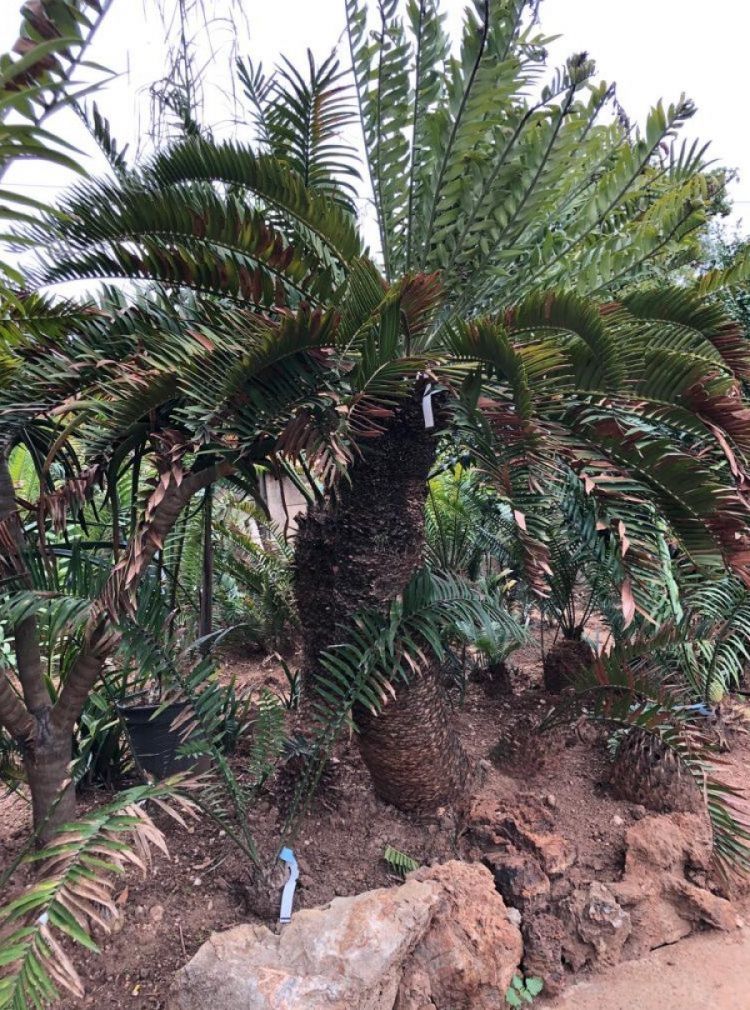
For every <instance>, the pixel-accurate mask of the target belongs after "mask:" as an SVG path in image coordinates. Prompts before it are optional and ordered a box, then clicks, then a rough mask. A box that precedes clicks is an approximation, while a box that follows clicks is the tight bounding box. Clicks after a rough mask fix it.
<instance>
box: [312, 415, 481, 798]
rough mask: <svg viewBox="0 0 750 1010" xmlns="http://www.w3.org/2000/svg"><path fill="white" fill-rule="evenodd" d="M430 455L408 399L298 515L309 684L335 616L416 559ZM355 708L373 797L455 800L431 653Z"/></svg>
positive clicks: (384, 586)
mask: <svg viewBox="0 0 750 1010" xmlns="http://www.w3.org/2000/svg"><path fill="white" fill-rule="evenodd" d="M434 459H435V440H434V436H433V435H432V434H431V432H429V431H426V430H425V427H424V421H423V418H422V410H421V404H420V403H419V401H418V400H416V399H415V400H414V401H411V402H409V403H408V404H407V405H406V406H405V407H404V408H403V409H402V410H400V411H399V413H398V415H397V416H396V418H395V419H394V420H393V421H392V422H391V424H390V425H389V427H388V430H387V431H386V433H385V434H384V435H382V436H381V437H380V438H378V439H377V440H374V441H373V442H372V443H371V444H370V445H369V446H368V447H367V450H366V452H365V455H364V456H363V458H361V459H358V460H357V461H356V463H355V464H354V465H353V467H352V468H351V472H350V482H342V484H341V486H340V489H339V493H338V497H337V498H336V499H335V500H331V501H329V502H328V503H327V504H326V505H325V506H324V507H321V508H316V509H313V510H311V511H310V513H309V514H308V515H307V516H306V517H305V518H304V519H302V521H301V522H300V525H299V530H298V534H297V542H296V555H295V566H296V575H295V594H296V598H297V605H298V609H299V614H300V621H301V624H302V638H303V649H304V671H305V677H306V680H307V683H308V685H309V686H310V688H311V689H314V685H315V679H316V677H317V676H318V674H319V672H320V668H319V657H320V654H321V652H322V651H323V650H325V649H327V648H329V647H330V646H332V645H334V644H336V643H337V642H339V641H341V632H340V629H339V625H340V624H341V623H342V622H346V621H347V620H348V619H349V618H351V617H352V616H353V615H354V614H355V613H356V612H357V611H360V610H365V609H377V610H381V611H382V610H384V609H385V608H386V607H387V605H388V603H389V601H390V600H392V599H393V598H394V597H395V596H398V594H399V593H400V592H401V591H402V590H403V589H404V587H405V586H406V584H407V583H408V582H409V580H410V579H411V577H412V575H413V574H414V572H415V570H416V569H417V568H418V567H419V565H420V564H421V562H422V550H423V545H424V503H425V498H426V494H427V477H428V474H429V472H430V468H431V466H432V464H433V462H434ZM355 717H356V721H357V725H358V727H359V729H360V734H359V745H360V750H361V753H362V757H363V759H364V761H365V763H366V765H367V767H368V769H369V771H370V774H371V776H372V780H373V784H374V786H375V790H376V792H377V793H378V795H379V796H381V797H382V798H383V799H385V800H387V801H388V802H390V803H393V804H395V805H396V806H398V807H400V808H401V809H402V810H415V811H421V812H429V811H433V810H435V809H436V808H438V807H439V806H441V805H449V804H453V803H455V801H456V800H457V798H458V797H459V796H460V794H461V792H462V790H463V787H464V783H465V779H466V767H467V763H466V759H465V757H464V754H463V752H462V750H461V746H460V743H459V740H458V736H457V734H456V731H455V726H454V720H453V716H452V712H451V708H450V704H449V701H448V699H447V697H446V694H445V690H444V687H443V682H442V678H441V675H440V669H439V667H438V664H437V663H436V662H433V663H430V664H428V665H427V666H426V668H424V669H423V670H422V671H421V673H420V674H419V675H418V676H416V677H415V678H414V679H413V680H412V681H411V682H410V683H409V684H408V685H397V689H396V697H395V698H392V699H389V701H388V703H387V704H386V706H385V708H384V709H383V711H382V712H381V714H380V715H379V716H377V717H374V716H372V714H371V713H369V712H365V711H362V710H359V711H357V712H356V713H355Z"/></svg>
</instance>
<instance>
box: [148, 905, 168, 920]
mask: <svg viewBox="0 0 750 1010" xmlns="http://www.w3.org/2000/svg"><path fill="white" fill-rule="evenodd" d="M148 917H149V919H150V920H151V921H152V922H153V923H154V924H156V925H158V924H159V923H160V922H161V921H162V919H163V918H164V906H163V905H152V906H151V908H149V910H148Z"/></svg>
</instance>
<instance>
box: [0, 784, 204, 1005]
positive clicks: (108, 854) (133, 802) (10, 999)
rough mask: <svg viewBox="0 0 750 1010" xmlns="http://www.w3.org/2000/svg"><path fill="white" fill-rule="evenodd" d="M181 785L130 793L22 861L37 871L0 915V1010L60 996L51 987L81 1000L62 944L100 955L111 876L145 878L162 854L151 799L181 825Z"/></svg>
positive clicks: (186, 804) (110, 914) (185, 809)
mask: <svg viewBox="0 0 750 1010" xmlns="http://www.w3.org/2000/svg"><path fill="white" fill-rule="evenodd" d="M188 786H189V782H187V781H185V780H182V781H181V780H180V779H179V778H176V779H172V780H166V781H164V782H161V783H159V784H157V785H147V786H137V787H135V788H134V789H129V790H127V791H126V792H124V793H121V794H120V796H119V797H118V798H117V800H116V801H115V802H114V803H111V804H108V805H107V806H104V807H101V808H99V809H98V810H96V811H94V812H92V813H90V814H87V815H86V816H85V817H83V818H81V819H80V820H78V821H75V822H73V823H72V824H66V825H63V827H62V828H61V829H60V831H59V832H58V833H57V834H56V835H55V836H54V837H53V838H52V840H51V841H50V843H49V845H48V846H47V847H46V848H44V849H43V850H42V851H40V852H37V853H35V854H34V855H31V856H27V857H26V858H27V861H33V862H36V863H37V864H40V865H42V867H43V873H42V876H41V877H40V878H39V880H38V881H37V882H36V883H34V884H31V885H30V886H29V887H28V888H26V890H24V891H23V892H22V893H21V894H20V895H19V896H18V897H16V898H14V899H12V900H11V901H10V902H9V903H8V904H6V905H5V906H4V907H3V908H0V935H2V941H0V963H2V964H3V965H5V969H4V971H3V976H2V978H0V1006H2V1007H7V1008H8V1010H26V1008H27V1007H28V1006H29V1005H33V1006H41V1005H42V1003H46V1002H47V1001H49V1000H53V999H55V998H56V997H57V995H58V993H57V990H56V986H60V987H62V988H64V989H67V990H68V991H69V992H70V993H71V994H72V995H73V996H75V997H76V998H78V999H81V998H83V996H84V995H85V993H84V990H83V986H82V985H81V981H80V979H79V977H78V973H77V972H76V970H75V967H74V966H73V963H72V961H71V960H70V958H69V956H68V955H67V953H66V952H65V950H64V949H63V947H62V945H61V943H60V940H61V939H62V938H69V939H71V940H73V941H75V943H77V944H80V945H81V946H83V947H85V948H86V949H87V950H89V951H93V952H94V953H97V952H98V948H97V946H96V944H95V943H94V941H93V940H92V939H91V935H90V931H91V927H92V925H94V924H96V925H98V926H99V927H100V928H102V929H103V930H104V931H105V932H109V931H110V928H111V927H110V924H111V922H112V921H113V920H114V919H115V918H117V916H118V914H119V913H118V911H117V907H116V906H115V904H114V902H113V899H112V881H111V878H112V876H113V875H118V874H121V873H122V872H123V871H124V869H125V867H126V866H134V867H136V868H137V869H138V870H140V871H141V872H142V873H143V874H144V875H145V874H146V871H147V869H148V868H149V866H150V863H151V858H152V856H151V849H152V847H153V848H157V849H159V850H160V851H161V852H163V853H164V854H167V847H166V842H165V840H164V835H163V833H162V832H161V831H160V830H159V828H157V827H156V825H155V824H154V822H153V821H152V820H151V818H150V817H149V815H148V813H147V812H146V809H145V804H146V803H147V802H148V801H149V800H150V801H152V802H154V803H156V804H157V805H158V806H159V807H160V808H161V809H162V810H165V811H167V812H168V813H170V814H171V816H172V817H173V818H175V819H176V820H178V821H179V822H180V823H182V824H184V820H183V816H182V815H183V814H188V815H193V816H194V810H195V805H194V804H193V803H192V802H191V801H190V799H189V798H188V796H187V795H185V794H184V791H185V789H186V788H187V787H188Z"/></svg>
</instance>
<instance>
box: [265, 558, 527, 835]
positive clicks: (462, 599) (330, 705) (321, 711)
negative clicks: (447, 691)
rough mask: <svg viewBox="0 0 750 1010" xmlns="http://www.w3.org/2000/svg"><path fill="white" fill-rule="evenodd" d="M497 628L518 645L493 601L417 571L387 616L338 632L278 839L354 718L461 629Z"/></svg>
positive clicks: (438, 655)
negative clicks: (306, 751)
mask: <svg viewBox="0 0 750 1010" xmlns="http://www.w3.org/2000/svg"><path fill="white" fill-rule="evenodd" d="M488 621H493V622H495V623H496V624H497V625H498V626H499V627H500V628H502V629H503V630H504V633H505V636H506V638H507V639H509V640H514V639H515V640H516V641H519V642H520V641H523V639H524V634H523V632H522V630H521V628H520V627H519V626H518V625H517V624H516V622H515V621H514V620H513V619H512V618H511V617H510V615H509V614H508V612H507V611H506V610H505V609H504V607H502V605H499V604H498V603H497V602H494V601H492V600H491V599H481V598H478V597H477V594H476V592H475V589H474V587H473V585H472V584H471V583H468V582H466V581H464V580H463V579H461V578H458V577H456V576H455V575H451V574H447V573H439V572H433V571H431V570H430V569H429V568H424V569H422V570H421V571H418V572H417V573H416V574H415V575H414V577H413V578H412V580H411V582H410V583H409V584H408V585H407V586H406V588H405V589H404V591H403V593H402V594H401V596H399V597H397V598H396V599H395V600H394V601H393V602H392V603H391V606H390V608H389V610H388V612H387V613H385V614H380V613H374V612H365V613H360V614H357V615H356V616H355V618H354V619H353V620H352V622H351V623H350V624H348V625H346V626H343V627H342V629H341V644H340V645H337V646H334V647H333V648H331V649H329V650H327V651H326V652H325V653H324V654H323V656H322V657H321V660H320V664H321V668H322V672H321V674H320V676H319V677H318V678H317V679H316V692H315V693H316V697H314V698H313V699H311V701H310V711H311V716H312V719H313V724H314V726H315V727H316V730H315V736H314V739H313V747H312V756H311V758H310V760H309V761H308V763H307V765H306V767H305V769H304V772H303V774H302V775H301V776H300V779H299V783H298V785H297V790H296V792H295V796H294V800H293V802H292V804H291V806H290V810H289V813H288V815H287V819H286V821H285V824H284V827H283V831H282V836H283V837H284V838H286V837H288V836H289V835H290V834H291V833H292V832H293V830H294V827H295V825H296V824H297V822H298V819H299V817H300V816H301V814H302V813H303V812H304V809H305V806H306V804H307V803H308V802H309V798H310V797H311V796H312V794H313V793H314V791H315V787H316V786H317V783H318V781H319V778H320V775H321V774H322V772H323V769H324V767H325V764H326V762H327V760H328V757H329V756H330V754H331V751H332V749H333V747H334V745H335V743H336V740H337V739H338V737H339V734H340V733H341V732H342V730H343V729H344V727H345V726H347V725H352V724H353V725H354V727H355V729H356V711H357V709H358V708H364V709H366V710H367V711H369V712H372V713H373V714H377V713H378V712H380V711H381V710H382V709H383V707H384V706H385V705H387V704H388V703H389V702H390V701H391V700H392V699H393V698H394V697H395V690H396V688H397V687H398V686H400V685H402V684H404V683H409V681H410V680H411V679H412V678H413V677H417V676H419V675H420V670H422V669H423V667H424V666H425V664H426V663H428V662H433V661H435V660H437V662H441V661H443V660H444V659H445V657H446V651H447V642H448V640H449V638H450V635H451V634H452V633H453V634H455V629H456V628H457V627H458V626H459V625H460V626H463V628H467V627H474V628H476V629H477V634H478V633H479V632H480V631H481V628H482V627H483V626H484V625H485V624H486V623H487V622H488Z"/></svg>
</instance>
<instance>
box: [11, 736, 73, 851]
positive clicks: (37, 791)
mask: <svg viewBox="0 0 750 1010" xmlns="http://www.w3.org/2000/svg"><path fill="white" fill-rule="evenodd" d="M71 758H72V738H71V735H70V733H68V732H60V731H57V730H55V729H54V728H52V727H51V726H49V724H45V726H44V727H42V726H40V732H39V733H38V734H37V740H36V742H35V743H34V744H33V746H29V747H26V748H25V750H24V768H25V769H26V777H27V780H28V784H29V790H30V792H31V806H32V812H33V817H34V830H35V831H36V832H37V844H38V845H40V846H43V845H46V844H47V842H49V840H50V838H51V837H52V835H53V834H54V833H55V831H56V830H57V828H59V826H60V825H61V824H64V823H65V822H66V821H72V820H74V819H75V809H76V799H75V789H74V787H73V783H72V781H71V779H70V762H71ZM58 796H59V800H58ZM56 801H57V803H56ZM55 803H56V805H55Z"/></svg>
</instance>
